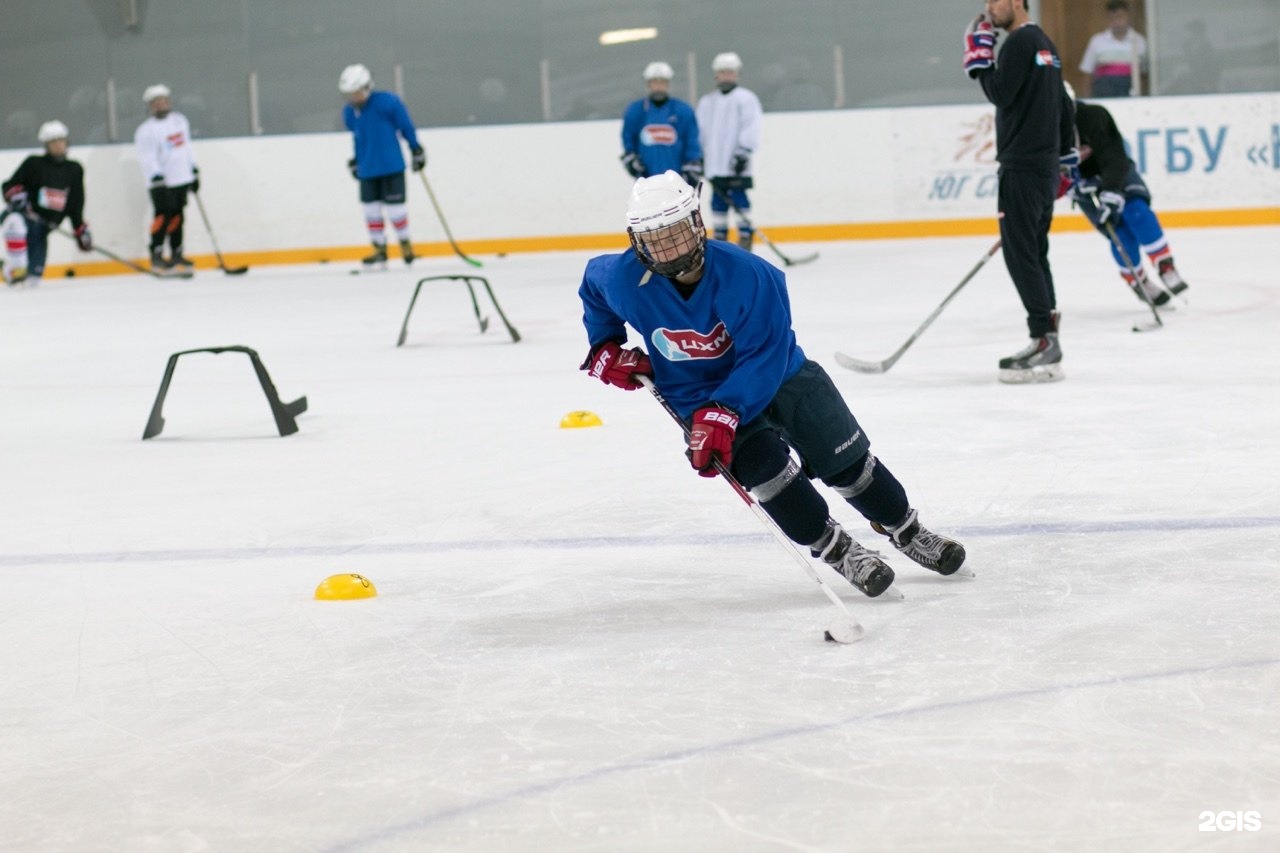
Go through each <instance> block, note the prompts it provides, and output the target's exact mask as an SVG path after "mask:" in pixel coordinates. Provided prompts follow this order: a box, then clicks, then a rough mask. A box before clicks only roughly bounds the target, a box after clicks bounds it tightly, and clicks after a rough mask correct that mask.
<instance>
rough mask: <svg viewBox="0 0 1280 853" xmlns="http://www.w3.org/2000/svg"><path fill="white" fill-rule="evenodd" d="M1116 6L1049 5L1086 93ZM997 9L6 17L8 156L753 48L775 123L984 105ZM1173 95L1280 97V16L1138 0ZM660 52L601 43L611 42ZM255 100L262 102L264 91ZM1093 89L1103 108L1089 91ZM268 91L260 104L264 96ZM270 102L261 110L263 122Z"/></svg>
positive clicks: (1252, 2) (516, 101) (1039, 5)
mask: <svg viewBox="0 0 1280 853" xmlns="http://www.w3.org/2000/svg"><path fill="white" fill-rule="evenodd" d="M1105 2H1106V0H1033V2H1032V4H1031V8H1032V11H1033V16H1034V17H1036V18H1037V19H1039V20H1041V21H1042V23H1043V24H1044V27H1045V30H1046V32H1048V34H1049V35H1050V36H1051V37H1052V38H1053V39H1054V41H1055V42H1056V43H1057V45H1058V48H1059V52H1060V54H1061V56H1062V59H1063V65H1064V67H1065V69H1066V71H1067V73H1068V74H1069V75H1070V74H1072V73H1074V69H1075V68H1076V67H1077V66H1078V65H1079V62H1080V57H1081V55H1082V53H1083V51H1084V48H1085V43H1086V42H1087V40H1088V37H1089V36H1090V35H1092V34H1093V32H1096V31H1098V30H1100V29H1102V28H1103V24H1104V22H1105V18H1106V15H1105V11H1104V8H1105ZM981 5H982V4H981V2H980V0H895V2H892V3H884V2H873V0H791V2H787V3H778V2H776V0H732V2H730V0H702V2H699V3H694V4H691V3H687V2H683V0H521V1H520V2H516V1H515V0H469V2H466V3H456V2H447V0H362V2H359V3H353V2H350V0H164V2H152V0H5V2H4V18H3V25H2V26H0V80H4V81H5V86H4V89H3V92H0V147H15V148H26V147H27V146H29V145H31V144H33V142H34V140H35V134H36V128H38V127H39V125H40V123H41V122H43V121H46V120H48V119H51V118H58V119H61V120H62V121H65V122H66V123H67V124H68V125H69V126H70V127H71V130H72V133H73V134H74V139H75V141H77V142H78V143H81V144H86V143H95V144H96V143H104V142H124V141H128V140H129V139H131V138H132V134H133V129H134V128H135V127H136V126H137V124H138V123H139V122H140V121H141V120H142V119H143V118H144V116H145V112H144V108H143V104H142V98H141V95H142V91H143V89H144V88H145V87H146V86H147V85H149V84H152V83H157V82H164V83H167V84H168V85H169V86H170V87H171V88H172V89H173V91H174V97H175V104H176V106H177V108H178V109H180V110H182V111H183V112H185V113H186V114H187V116H188V118H190V120H191V123H192V129H193V132H194V134H195V136H196V137H197V138H212V137H237V136H245V135H258V134H266V135H271V134H287V133H315V132H324V131H333V130H340V129H341V126H340V125H339V123H338V106H339V104H340V99H339V97H338V93H337V88H336V87H337V79H338V73H339V71H340V70H341V69H342V68H343V67H344V66H346V65H348V64H350V63H352V62H363V63H365V64H367V65H368V66H370V68H372V69H373V72H374V75H375V78H376V79H377V80H378V82H379V84H380V85H381V86H382V87H383V88H386V89H391V90H395V91H400V92H401V93H402V94H403V95H404V96H405V98H406V100H407V102H408V105H409V108H410V111H411V113H412V115H413V116H414V120H415V121H417V122H418V123H419V124H420V125H422V126H424V127H428V128H434V127H444V126H449V127H465V126H478V125H489V124H513V123H529V122H538V121H575V120H584V121H589V120H595V119H616V118H617V117H618V116H620V115H621V113H622V109H623V107H624V106H625V105H626V103H627V102H628V101H629V100H631V99H634V98H636V97H638V96H639V95H640V94H641V92H642V91H643V86H642V83H641V80H640V73H641V70H642V69H643V68H644V66H645V65H646V64H648V63H649V62H651V61H653V60H655V59H663V60H665V61H667V62H669V63H671V65H672V66H673V67H674V68H675V70H676V80H675V92H676V94H677V95H679V96H682V97H685V98H689V99H692V98H694V97H696V96H697V95H698V94H700V93H701V92H705V91H706V90H707V89H709V88H710V87H711V73H710V65H711V58H712V57H713V56H714V55H715V54H716V53H719V52H721V51H725V50H734V51H737V52H738V53H739V54H741V55H742V58H743V61H744V62H745V78H744V81H745V83H746V85H748V86H750V87H751V88H752V89H753V90H755V91H756V92H757V94H759V95H760V97H761V100H762V102H763V104H764V107H765V110H766V111H767V112H783V111H791V110H829V109H843V108H848V107H879V106H904V105H930V104H966V103H968V104H980V103H982V96H981V94H980V93H979V92H978V90H977V87H976V86H972V85H971V84H970V83H969V81H968V80H966V79H965V78H964V75H963V74H962V73H961V71H960V57H961V32H962V30H963V29H964V26H965V24H966V23H968V21H970V20H971V19H972V18H973V16H974V15H975V14H976V13H977V12H978V10H979V9H980V8H981ZM1132 5H1133V6H1135V7H1136V15H1135V16H1136V17H1137V18H1138V19H1139V20H1140V21H1143V22H1144V23H1145V24H1146V25H1147V26H1146V29H1145V32H1146V35H1147V37H1148V41H1149V43H1150V45H1151V50H1152V63H1151V70H1152V77H1151V81H1150V82H1151V83H1152V84H1154V88H1153V89H1152V91H1153V92H1154V93H1155V94H1174V93H1177V94H1196V93H1210V92H1254V91H1276V90H1280V2H1277V0H1230V2H1229V3H1219V4H1216V5H1215V6H1213V8H1212V10H1211V11H1208V9H1209V7H1208V5H1207V4H1205V3H1204V2H1203V0H1133V2H1132ZM644 27H648V28H651V29H652V31H653V33H652V37H651V38H647V39H644V40H641V41H634V42H623V43H620V44H601V36H602V34H604V33H605V32H610V31H616V30H619V29H625V28H644ZM251 83H252V86H251ZM1080 91H1082V92H1083V91H1085V90H1084V89H1080ZM251 93H256V101H254V100H252V99H251ZM255 104H256V107H257V109H256V111H255V110H254V109H253V107H254V105H255Z"/></svg>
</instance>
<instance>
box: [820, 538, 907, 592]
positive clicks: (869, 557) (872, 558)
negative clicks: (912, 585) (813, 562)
mask: <svg viewBox="0 0 1280 853" xmlns="http://www.w3.org/2000/svg"><path fill="white" fill-rule="evenodd" d="M809 553H810V554H812V555H813V556H814V557H820V558H821V559H822V562H824V563H826V564H827V565H828V566H831V568H833V569H835V570H836V571H837V572H839V573H840V574H842V575H844V577H845V580H847V581H849V583H851V584H853V585H854V586H855V587H857V588H858V589H859V590H860V591H861V592H862V593H863V594H864V595H866V596H867V597H868V598H875V597H876V596H878V595H880V594H881V593H883V592H884V591H885V590H887V589H888V588H889V587H890V586H891V585H892V584H893V569H891V568H889V566H888V564H887V563H885V561H884V560H881V559H880V554H879V552H877V551H872V550H870V549H867V548H864V547H862V545H860V544H858V541H857V540H856V539H854V538H853V537H851V536H850V535H849V534H848V533H845V532H844V528H843V527H841V526H840V525H839V524H837V523H836V522H834V521H831V520H829V519H828V521H827V529H826V531H825V532H824V533H823V534H822V538H821V539H819V540H818V541H817V542H814V543H813V544H812V545H810V546H809Z"/></svg>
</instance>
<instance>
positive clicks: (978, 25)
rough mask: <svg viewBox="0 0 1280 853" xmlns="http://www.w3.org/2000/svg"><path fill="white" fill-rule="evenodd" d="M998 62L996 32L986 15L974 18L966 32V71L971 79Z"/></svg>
mask: <svg viewBox="0 0 1280 853" xmlns="http://www.w3.org/2000/svg"><path fill="white" fill-rule="evenodd" d="M995 61H996V31H995V28H994V27H992V26H991V22H990V21H988V20H987V16H986V15H979V16H978V17H976V18H974V19H973V20H972V21H971V22H970V23H969V26H968V27H966V28H965V31H964V71H965V73H966V74H968V75H969V76H970V77H971V78H972V77H976V76H977V74H978V72H979V71H983V70H985V69H987V68H990V67H991V66H992V65H994V64H995Z"/></svg>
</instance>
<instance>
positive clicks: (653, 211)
mask: <svg viewBox="0 0 1280 853" xmlns="http://www.w3.org/2000/svg"><path fill="white" fill-rule="evenodd" d="M627 236H628V237H630V238H631V248H632V249H633V250H635V253H636V256H637V257H638V258H640V262H641V263H642V264H644V265H645V266H646V267H647V268H648V269H650V270H652V271H653V272H655V273H657V274H658V275H665V276H669V277H672V278H674V277H676V276H679V275H683V274H684V273H687V272H691V271H693V270H695V269H697V268H698V267H699V266H701V265H702V257H703V254H704V253H705V250H706V246H707V231H706V228H704V227H703V225H702V210H701V206H700V204H699V202H698V193H697V190H695V189H694V188H693V187H691V186H689V185H688V184H687V183H686V182H685V180H684V178H682V177H680V175H679V174H678V173H677V172H674V171H672V170H671V169H668V170H667V171H665V172H663V173H662V174H661V175H655V176H653V177H652V178H641V179H640V180H638V181H636V183H635V186H634V187H632V188H631V201H630V202H629V203H628V204H627ZM659 254H661V255H663V257H662V258H659V257H657V255H659ZM668 256H669V257H668Z"/></svg>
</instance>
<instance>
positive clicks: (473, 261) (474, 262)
mask: <svg viewBox="0 0 1280 853" xmlns="http://www.w3.org/2000/svg"><path fill="white" fill-rule="evenodd" d="M418 177H420V178H422V186H423V187H425V188H426V190H427V197H428V198H430V199H431V206H432V207H434V208H435V209H436V218H437V219H439V220H440V227H441V228H443V229H444V236H445V237H447V238H449V245H450V246H452V247H453V251H454V254H456V255H457V256H458V257H459V258H462V260H464V261H466V262H467V263H469V264H471V266H473V267H481V266H484V264H482V263H480V262H479V261H477V260H476V259H475V258H471V257H468V256H467V253H466V252H464V251H462V249H461V248H460V247H459V246H458V242H457V241H456V240H454V239H453V232H452V231H450V230H449V223H448V222H447V221H446V220H445V218H444V211H442V210H441V209H440V202H438V201H436V194H435V192H434V191H433V190H432V189H431V183H430V182H429V181H428V180H427V173H426V172H418Z"/></svg>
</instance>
